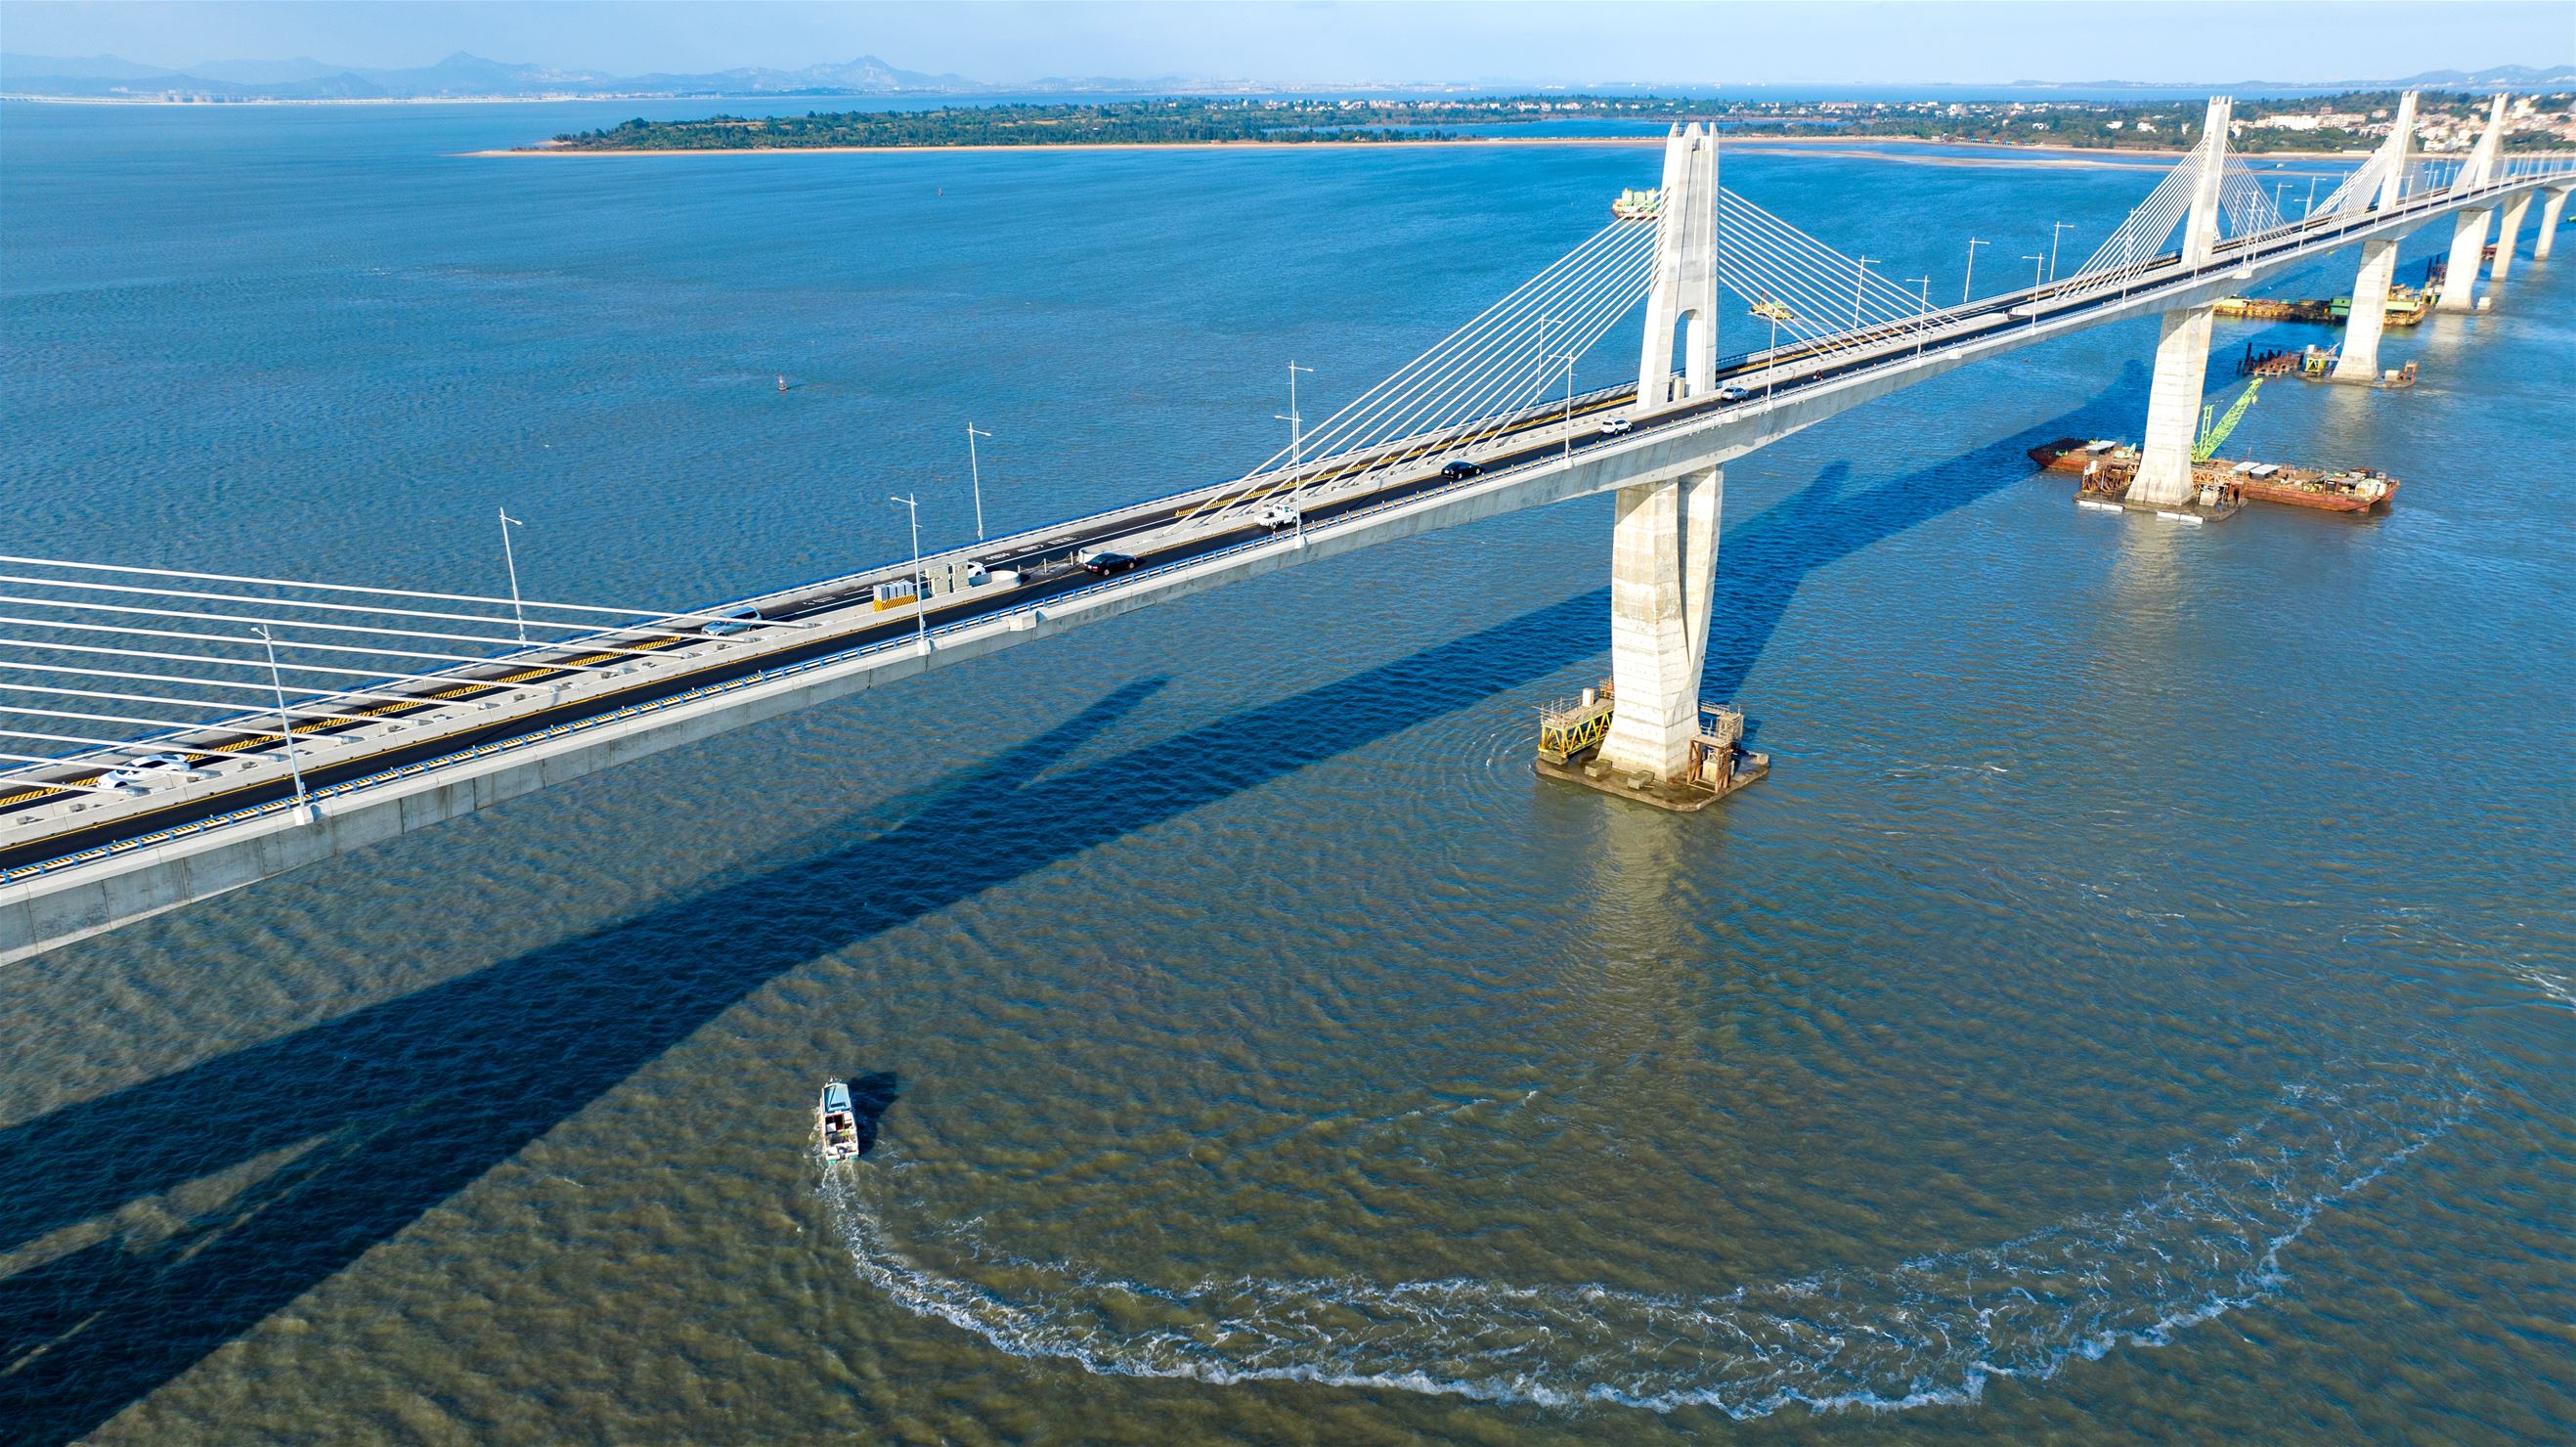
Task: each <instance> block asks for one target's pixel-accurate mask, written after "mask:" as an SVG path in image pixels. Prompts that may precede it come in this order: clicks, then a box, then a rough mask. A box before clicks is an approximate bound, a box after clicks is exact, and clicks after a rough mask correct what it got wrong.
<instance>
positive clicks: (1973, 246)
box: [1959, 236, 1994, 306]
mask: <svg viewBox="0 0 2576 1447" xmlns="http://www.w3.org/2000/svg"><path fill="white" fill-rule="evenodd" d="M1992 245H1994V243H1993V242H1991V241H1987V240H1984V239H1982V238H1980V237H1975V236H1971V237H1969V238H1968V279H1967V280H1966V281H1963V282H1961V283H1959V305H1961V306H1966V305H1967V304H1968V301H1969V298H1970V297H1971V296H1972V295H1973V294H1974V293H1975V291H1976V286H1977V248H1978V247H1980V246H1992Z"/></svg>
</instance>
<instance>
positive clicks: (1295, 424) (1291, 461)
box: [1270, 362, 1315, 477]
mask: <svg viewBox="0 0 2576 1447" xmlns="http://www.w3.org/2000/svg"><path fill="white" fill-rule="evenodd" d="M1314 370H1315V369H1314V368H1312V367H1301V366H1298V365H1297V364H1296V363H1295V362H1290V363H1289V364H1288V410H1287V411H1285V412H1273V413H1271V414H1270V415H1271V416H1273V417H1275V418H1277V419H1279V420H1280V421H1282V422H1285V423H1287V424H1288V474H1289V476H1291V477H1294V476H1296V474H1297V468H1298V465H1299V464H1300V463H1301V462H1303V461H1304V459H1303V458H1302V457H1301V456H1300V455H1299V454H1300V453H1302V452H1303V451H1304V449H1305V445H1306V438H1305V433H1304V431H1303V430H1302V429H1303V428H1304V427H1305V423H1306V419H1305V418H1303V417H1300V416H1298V415H1297V374H1298V373H1299V372H1305V373H1308V374H1312V373H1313V372H1314Z"/></svg>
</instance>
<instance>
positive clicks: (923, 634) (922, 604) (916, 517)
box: [886, 495, 930, 653]
mask: <svg viewBox="0 0 2576 1447" xmlns="http://www.w3.org/2000/svg"><path fill="white" fill-rule="evenodd" d="M886 501H888V502H899V503H901V504H903V505H904V506H905V507H906V508H908V509H910V510H911V513H912V621H913V625H914V631H913V637H914V638H915V639H917V640H919V642H920V646H921V651H922V652H924V653H928V652H929V651H930V585H929V580H928V579H925V578H924V577H922V576H921V499H920V498H919V497H918V496H917V495H914V496H906V497H889V498H887V499H886Z"/></svg>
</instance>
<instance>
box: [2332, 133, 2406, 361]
mask: <svg viewBox="0 0 2576 1447" xmlns="http://www.w3.org/2000/svg"><path fill="white" fill-rule="evenodd" d="M2414 140H2415V92H2413V91H2411V90H2410V91H2408V92H2406V94H2404V95H2402V96H2400V97H2398V99H2397V120H2396V123H2395V124H2393V125H2391V126H2390V127H2389V128H2388V139H2387V140H2386V141H2384V142H2382V143H2381V144H2380V147H2379V154H2378V155H2376V156H2374V157H2372V158H2371V161H2370V164H2371V165H2373V166H2376V167H2378V168H2380V174H2379V186H2378V191H2377V194H2376V195H2374V196H2373V197H2372V198H2371V202H2370V209H2371V210H2373V211H2385V210H2387V209H2388V208H2390V207H2391V206H2394V205H2396V204H2397V202H2398V198H2399V196H2400V194H2401V193H2402V192H2403V191H2404V190H2405V188H2406V152H2407V148H2408V147H2410V146H2412V145H2413V144H2414ZM2397 242H2398V238H2396V237H2394V236H2390V237H2384V238H2382V239H2380V240H2377V241H2365V242H2363V243H2362V244H2361V271H2360V274H2359V275H2357V276H2355V277H2354V278H2353V283H2352V312H2351V314H2350V315H2348V316H2346V317H2345V318H2344V322H2343V346H2342V348H2341V349H2340V350H2339V351H2337V352H2336V354H2335V369H2334V379H2335V380H2336V381H2338V382H2376V381H2378V380H2379V334H2380V333H2381V332H2382V331H2384V330H2386V329H2387V325H2388V288H2389V285H2390V283H2392V282H2394V281H2395V280H2396V279H2397Z"/></svg>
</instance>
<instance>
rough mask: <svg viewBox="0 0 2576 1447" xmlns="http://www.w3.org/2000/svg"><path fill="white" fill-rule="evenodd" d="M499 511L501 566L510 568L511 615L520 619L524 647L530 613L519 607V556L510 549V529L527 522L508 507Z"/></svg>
mask: <svg viewBox="0 0 2576 1447" xmlns="http://www.w3.org/2000/svg"><path fill="white" fill-rule="evenodd" d="M499 512H500V514H501V566H502V567H504V568H507V569H509V570H510V616H511V617H512V618H514V619H516V620H517V621H518V625H519V646H521V647H523V648H524V647H526V646H527V642H528V615H527V613H526V612H525V611H524V610H522V609H521V608H520V607H519V558H518V555H517V554H516V553H513V552H512V551H511V550H510V529H512V528H523V527H526V526H527V524H526V523H523V522H521V521H519V520H518V519H517V518H514V517H512V516H510V510H509V509H508V508H506V507H505V508H501V509H499Z"/></svg>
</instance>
